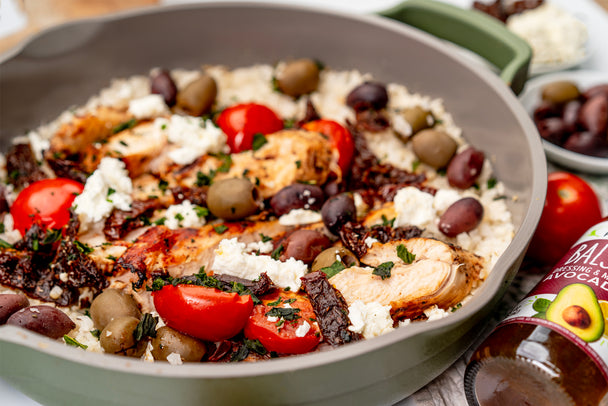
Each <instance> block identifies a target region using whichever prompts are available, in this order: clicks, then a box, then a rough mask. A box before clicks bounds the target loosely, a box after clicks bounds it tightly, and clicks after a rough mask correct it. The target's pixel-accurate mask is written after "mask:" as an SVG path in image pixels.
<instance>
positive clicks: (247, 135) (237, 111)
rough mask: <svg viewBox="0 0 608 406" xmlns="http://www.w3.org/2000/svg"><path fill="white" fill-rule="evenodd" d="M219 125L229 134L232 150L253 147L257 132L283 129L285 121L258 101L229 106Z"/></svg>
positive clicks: (269, 132) (239, 150)
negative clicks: (257, 102)
mask: <svg viewBox="0 0 608 406" xmlns="http://www.w3.org/2000/svg"><path fill="white" fill-rule="evenodd" d="M217 125H218V126H219V127H220V128H221V129H222V131H223V132H224V133H225V134H226V135H227V136H228V146H229V147H230V151H231V152H241V151H246V150H249V149H251V147H252V145H253V136H254V135H255V134H258V133H259V134H263V135H266V134H272V133H274V132H277V131H279V130H282V129H283V121H282V120H281V119H280V118H279V116H277V114H276V113H275V112H274V111H272V110H271V109H269V108H268V107H266V106H264V105H261V104H256V103H244V104H237V105H234V106H232V107H228V108H227V109H225V110H224V111H222V112H221V113H220V115H219V117H218V119H217Z"/></svg>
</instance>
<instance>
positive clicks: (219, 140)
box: [154, 114, 226, 165]
mask: <svg viewBox="0 0 608 406" xmlns="http://www.w3.org/2000/svg"><path fill="white" fill-rule="evenodd" d="M154 126H155V128H156V129H157V131H160V132H161V133H165V134H166V135H167V139H168V140H169V142H170V143H172V144H174V145H175V147H176V148H175V149H172V150H171V151H169V158H170V159H171V160H172V161H173V162H175V163H176V164H178V165H188V164H191V163H192V162H194V161H195V160H196V159H197V158H198V157H200V156H202V155H205V154H211V153H219V152H222V151H223V150H224V149H225V147H226V134H224V133H223V132H222V130H220V129H219V128H218V127H216V126H215V125H214V124H213V121H211V120H202V119H201V118H198V117H189V116H179V115H177V114H174V115H172V116H171V117H170V118H169V119H167V118H157V119H156V120H154Z"/></svg>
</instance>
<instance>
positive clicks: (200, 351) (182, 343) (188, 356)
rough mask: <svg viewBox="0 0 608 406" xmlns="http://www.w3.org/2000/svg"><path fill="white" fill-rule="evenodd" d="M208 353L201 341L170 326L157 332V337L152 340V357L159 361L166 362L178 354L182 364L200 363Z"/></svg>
mask: <svg viewBox="0 0 608 406" xmlns="http://www.w3.org/2000/svg"><path fill="white" fill-rule="evenodd" d="M206 352H207V347H205V344H203V343H202V342H201V341H199V340H197V339H196V338H193V337H190V336H187V335H185V334H182V333H180V332H179V331H177V330H173V329H172V328H171V327H168V326H163V327H161V328H159V329H158V330H156V337H155V338H153V339H152V355H153V356H154V359H155V360H159V361H166V360H167V357H168V356H169V355H171V354H173V353H177V354H179V355H180V357H181V359H182V362H199V361H200V360H201V359H202V358H203V356H204V355H205V353H206Z"/></svg>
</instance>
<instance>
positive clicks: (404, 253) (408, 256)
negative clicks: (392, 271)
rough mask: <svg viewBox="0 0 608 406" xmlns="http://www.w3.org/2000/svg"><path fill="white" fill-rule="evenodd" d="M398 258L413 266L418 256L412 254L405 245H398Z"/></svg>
mask: <svg viewBox="0 0 608 406" xmlns="http://www.w3.org/2000/svg"><path fill="white" fill-rule="evenodd" d="M397 256H398V257H399V258H401V260H402V261H403V262H405V263H406V264H411V263H412V262H414V260H415V259H416V254H412V253H411V252H410V251H409V250H408V249H407V247H406V246H405V245H403V244H399V245H397Z"/></svg>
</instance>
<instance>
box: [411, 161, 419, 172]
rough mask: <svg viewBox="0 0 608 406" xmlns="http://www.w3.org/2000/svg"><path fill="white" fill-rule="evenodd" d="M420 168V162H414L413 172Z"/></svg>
mask: <svg viewBox="0 0 608 406" xmlns="http://www.w3.org/2000/svg"><path fill="white" fill-rule="evenodd" d="M419 166H420V161H418V160H416V161H414V162H412V172H416V169H418V167H419Z"/></svg>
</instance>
